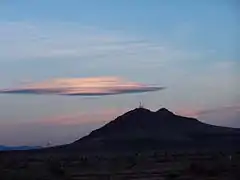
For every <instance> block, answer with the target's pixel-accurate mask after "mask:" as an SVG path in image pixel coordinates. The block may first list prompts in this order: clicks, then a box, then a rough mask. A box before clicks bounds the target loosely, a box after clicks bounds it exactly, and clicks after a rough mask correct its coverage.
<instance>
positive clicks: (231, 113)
mask: <svg viewBox="0 0 240 180" xmlns="http://www.w3.org/2000/svg"><path fill="white" fill-rule="evenodd" d="M177 114H180V115H182V116H189V117H194V118H198V119H200V120H203V121H205V122H207V123H211V124H216V125H224V126H232V127H239V128H240V104H235V105H229V106H223V107H218V108H214V109H197V108H196V109H194V108H186V109H179V110H177Z"/></svg>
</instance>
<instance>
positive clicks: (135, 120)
mask: <svg viewBox="0 0 240 180" xmlns="http://www.w3.org/2000/svg"><path fill="white" fill-rule="evenodd" d="M64 147H65V146H64ZM67 148H68V149H75V150H87V151H118V150H124V151H128V150H139V151H141V150H151V149H168V148H173V149H176V148H180V149H181V148H219V149H222V148H229V149H235V148H237V149H240V129H238V128H229V127H221V126H215V125H210V124H206V123H203V122H201V121H199V120H198V119H196V118H191V117H184V116H179V115H176V114H175V113H173V112H171V111H169V110H168V109H166V108H161V109H159V110H157V111H155V112H154V111H151V110H149V109H145V108H142V107H139V108H136V109H133V110H130V111H128V112H126V113H124V114H123V115H121V116H119V117H117V118H116V119H114V120H112V121H110V122H109V123H107V124H106V125H104V126H103V127H100V128H99V129H96V130H94V131H92V132H91V133H90V134H88V135H87V136H85V137H82V138H80V139H78V140H77V141H75V142H73V143H71V144H69V145H67Z"/></svg>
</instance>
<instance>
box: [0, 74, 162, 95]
mask: <svg viewBox="0 0 240 180" xmlns="http://www.w3.org/2000/svg"><path fill="white" fill-rule="evenodd" d="M162 89H164V87H156V86H149V85H146V84H141V83H136V82H131V81H127V80H124V79H121V78H118V77H89V78H63V79H52V80H47V81H43V82H39V83H30V84H28V85H25V86H23V87H18V88H11V89H4V90H0V93H23V94H57V95H72V96H73V95H75V96H100V95H114V94H125V93H140V92H149V91H158V90H162Z"/></svg>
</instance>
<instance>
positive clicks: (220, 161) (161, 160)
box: [0, 151, 240, 180]
mask: <svg viewBox="0 0 240 180" xmlns="http://www.w3.org/2000/svg"><path fill="white" fill-rule="evenodd" d="M0 179H1V180H95V179H96V180H105V179H106V180H108V179H116V180H117V179H123V180H128V179H138V180H140V179H141V180H161V179H166V180H168V179H169V180H171V179H176V180H178V179H179V180H180V179H181V180H187V179H189V180H190V179H193V180H208V179H209V180H210V179H211V180H223V179H224V180H239V179H240V152H234V153H233V152H231V153H230V152H196V151H195V152H193V151H192V152H152V153H129V154H118V155H116V154H114V155H113V154H108V155H104V154H102V155H79V154H77V153H74V154H73V153H67V154H66V153H58V154H56V153H51V154H50V153H37V152H30V153H26V152H9V153H0Z"/></svg>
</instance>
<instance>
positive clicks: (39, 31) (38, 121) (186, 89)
mask: <svg viewBox="0 0 240 180" xmlns="http://www.w3.org/2000/svg"><path fill="white" fill-rule="evenodd" d="M239 8H240V4H239V2H238V1H237V0H201V1H192V0H181V1H177V0H131V1H129V0H121V1H120V0H101V1H99V0H81V1H79V0H71V1H63V0H41V1H40V0H39V1H32V0H22V1H17V0H12V1H3V2H0V144H4V145H42V146H44V145H46V144H47V143H48V142H50V143H52V144H62V143H69V142H71V141H73V140H75V139H76V138H79V137H81V136H83V135H85V134H87V133H89V132H90V131H91V130H93V129H95V128H97V127H99V126H101V125H103V124H105V123H107V122H108V121H110V120H112V119H114V118H115V117H116V116H118V115H120V114H122V113H123V112H125V111H128V110H130V109H132V108H135V107H137V106H138V105H139V101H141V102H143V104H144V106H145V107H146V108H150V109H152V110H156V109H158V108H160V107H163V106H164V107H166V108H168V109H170V110H171V111H174V112H176V113H179V114H181V115H186V116H193V117H197V118H198V119H199V120H202V121H204V122H207V123H211V124H216V125H224V126H231V127H239V128H240V91H239V89H240V53H239V48H237V47H240V44H239V40H240V39H239V38H240V37H239V28H240V27H239V12H238V11H239Z"/></svg>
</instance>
